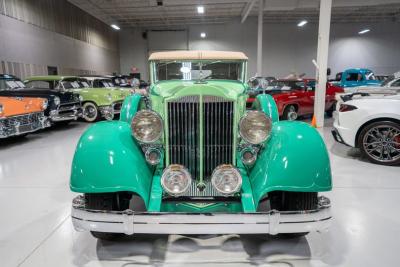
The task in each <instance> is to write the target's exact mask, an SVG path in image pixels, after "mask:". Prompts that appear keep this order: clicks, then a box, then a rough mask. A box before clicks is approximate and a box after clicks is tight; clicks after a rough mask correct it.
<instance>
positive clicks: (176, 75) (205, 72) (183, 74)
mask: <svg viewBox="0 0 400 267" xmlns="http://www.w3.org/2000/svg"><path fill="white" fill-rule="evenodd" d="M243 64H244V63H243V62H240V61H221V60H212V61H196V62H190V61H172V62H165V61H159V62H156V63H155V68H156V73H155V74H156V77H155V80H156V81H165V80H207V79H209V80H211V79H213V80H214V79H218V80H222V79H223V80H235V81H237V80H243V79H244V77H243V74H242V73H243Z"/></svg>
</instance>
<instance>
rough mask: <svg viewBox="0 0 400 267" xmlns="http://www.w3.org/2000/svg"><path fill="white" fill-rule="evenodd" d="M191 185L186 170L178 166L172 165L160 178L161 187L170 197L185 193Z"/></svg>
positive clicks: (190, 178) (190, 179)
mask: <svg viewBox="0 0 400 267" xmlns="http://www.w3.org/2000/svg"><path fill="white" fill-rule="evenodd" d="M191 183H192V177H191V176H190V173H189V172H188V170H187V169H186V168H185V167H183V166H182V165H179V164H172V165H169V166H168V167H167V168H165V170H164V172H163V174H162V176H161V186H162V188H163V189H164V191H165V192H167V193H168V194H169V195H171V196H179V195H182V194H183V193H185V192H186V191H187V190H188V189H189V188H190V185H191Z"/></svg>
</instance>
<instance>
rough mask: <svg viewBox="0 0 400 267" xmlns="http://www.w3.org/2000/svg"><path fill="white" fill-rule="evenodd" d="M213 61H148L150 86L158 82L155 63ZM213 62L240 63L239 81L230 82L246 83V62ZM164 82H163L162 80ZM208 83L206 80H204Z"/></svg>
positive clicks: (208, 60)
mask: <svg viewBox="0 0 400 267" xmlns="http://www.w3.org/2000/svg"><path fill="white" fill-rule="evenodd" d="M212 60H213V59H207V60H151V61H150V82H151V84H154V83H157V82H159V81H160V80H158V78H157V63H160V62H162V63H181V62H191V63H200V62H210V61H212ZM215 61H219V62H222V63H223V62H226V63H236V62H237V63H240V64H241V73H240V74H239V79H237V80H230V81H240V82H242V83H245V82H246V81H247V60H238V59H237V60H219V59H215ZM210 80H211V81H215V80H218V79H210ZM162 81H164V80H162ZM165 81H185V80H181V79H174V80H165ZM205 81H208V80H205Z"/></svg>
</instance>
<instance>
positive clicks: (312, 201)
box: [269, 191, 318, 238]
mask: <svg viewBox="0 0 400 267" xmlns="http://www.w3.org/2000/svg"><path fill="white" fill-rule="evenodd" d="M269 201H270V207H271V210H278V211H300V210H315V209H317V208H318V193H317V192H285V191H274V192H271V193H270V194H269ZM307 234H308V232H304V233H285V234H279V237H284V238H297V237H301V236H305V235H307Z"/></svg>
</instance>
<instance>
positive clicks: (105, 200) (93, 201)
mask: <svg viewBox="0 0 400 267" xmlns="http://www.w3.org/2000/svg"><path fill="white" fill-rule="evenodd" d="M118 198H119V199H118ZM85 200H86V207H87V208H88V209H94V210H102V211H110V210H114V211H123V210H126V209H131V210H134V211H145V210H146V206H145V204H144V202H143V200H142V199H141V198H140V197H139V196H137V195H128V194H125V195H124V196H121V195H118V193H95V194H85ZM90 233H91V234H92V236H93V237H95V238H97V239H101V240H106V241H113V240H117V239H121V238H122V237H125V236H126V235H125V234H122V233H105V232H96V231H91V232H90Z"/></svg>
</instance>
